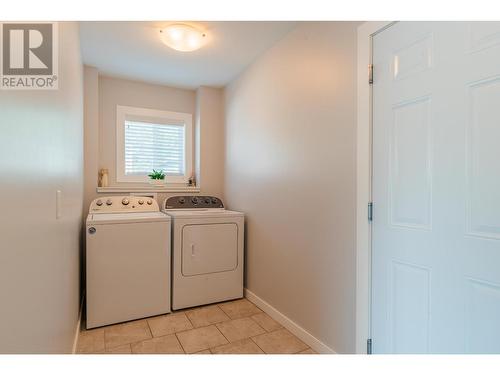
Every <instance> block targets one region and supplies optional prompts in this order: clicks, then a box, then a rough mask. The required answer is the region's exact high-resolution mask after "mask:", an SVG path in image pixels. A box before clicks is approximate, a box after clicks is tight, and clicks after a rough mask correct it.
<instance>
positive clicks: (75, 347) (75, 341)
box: [71, 296, 84, 354]
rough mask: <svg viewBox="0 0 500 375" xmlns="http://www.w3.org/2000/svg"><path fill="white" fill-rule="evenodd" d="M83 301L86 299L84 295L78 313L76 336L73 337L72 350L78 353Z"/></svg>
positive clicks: (73, 352)
mask: <svg viewBox="0 0 500 375" xmlns="http://www.w3.org/2000/svg"><path fill="white" fill-rule="evenodd" d="M83 301H84V296H82V301H81V302H80V311H79V313H78V322H77V325H76V330H75V338H74V339H73V349H72V350H71V353H72V354H76V349H77V348H78V337H80V327H81V326H82V312H83Z"/></svg>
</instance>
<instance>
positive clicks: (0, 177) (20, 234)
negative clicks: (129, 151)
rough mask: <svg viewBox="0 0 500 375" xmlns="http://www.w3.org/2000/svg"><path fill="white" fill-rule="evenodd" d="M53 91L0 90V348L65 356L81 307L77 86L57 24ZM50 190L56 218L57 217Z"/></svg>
mask: <svg viewBox="0 0 500 375" xmlns="http://www.w3.org/2000/svg"><path fill="white" fill-rule="evenodd" d="M59 41H60V42H59V89H58V90H54V91H32V90H29V91H0V113H1V114H2V116H1V118H0V130H1V136H0V181H1V182H0V194H1V196H2V214H1V215H0V301H1V303H0V304H1V307H0V353H67V352H70V351H71V349H72V345H73V339H74V335H75V330H76V326H77V320H78V311H79V305H80V304H79V299H80V296H79V278H80V274H79V256H80V255H79V239H80V230H81V224H82V205H83V173H82V169H83V150H82V148H83V133H82V130H83V119H82V112H83V95H82V93H83V83H82V64H81V57H80V44H79V36H78V26H77V25H76V24H75V23H61V24H60V26H59ZM56 190H61V191H62V200H61V202H62V217H60V218H59V219H56Z"/></svg>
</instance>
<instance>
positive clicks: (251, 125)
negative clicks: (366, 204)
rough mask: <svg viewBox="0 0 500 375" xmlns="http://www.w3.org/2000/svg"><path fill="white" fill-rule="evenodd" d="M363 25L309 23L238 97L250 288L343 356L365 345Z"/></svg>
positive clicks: (231, 171) (235, 197) (233, 159)
mask: <svg viewBox="0 0 500 375" xmlns="http://www.w3.org/2000/svg"><path fill="white" fill-rule="evenodd" d="M356 26H357V24H355V23H339V22H319V23H318V22H317V23H303V24H301V25H299V26H298V27H296V28H295V29H294V30H292V31H291V32H290V33H289V34H288V35H287V36H285V37H284V38H283V39H282V40H281V41H280V42H278V43H277V44H276V45H275V46H274V47H273V48H272V49H270V50H269V51H268V52H267V53H265V54H264V55H263V56H261V57H260V58H259V59H258V60H257V61H256V62H254V63H253V64H252V65H251V66H250V67H249V68H248V69H247V70H246V71H245V72H244V73H243V74H242V75H241V76H240V77H239V78H238V79H237V80H235V81H234V82H232V83H231V84H230V85H229V86H228V87H227V88H226V101H225V106H226V159H225V160H226V164H225V197H226V201H227V203H228V205H229V207H230V208H231V209H236V210H241V211H244V212H245V213H246V215H247V216H246V220H247V232H246V235H247V236H246V257H247V263H246V286H247V288H248V289H249V290H251V291H252V292H254V293H255V294H256V295H257V296H259V297H261V298H262V299H264V300H265V301H267V302H268V303H269V304H271V305H272V306H274V307H275V308H276V309H278V310H279V311H281V312H282V313H284V314H285V315H286V316H288V317H289V318H291V319H292V320H293V321H295V322H296V323H297V324H299V325H300V326H302V327H303V328H304V329H306V330H307V331H309V333H311V334H312V335H314V336H315V337H316V338H318V339H320V340H321V341H322V342H323V343H325V344H326V345H328V346H329V347H330V348H332V349H333V350H335V351H337V352H339V353H352V352H354V349H355V348H354V337H355V325H354V317H355V294H354V293H355V170H356V169H355V117H356V107H355V100H356V92H355V90H356V89H355V82H356V77H355V67H356Z"/></svg>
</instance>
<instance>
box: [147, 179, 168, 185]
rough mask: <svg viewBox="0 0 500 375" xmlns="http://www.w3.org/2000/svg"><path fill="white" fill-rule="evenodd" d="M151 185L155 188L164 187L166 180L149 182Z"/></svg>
mask: <svg viewBox="0 0 500 375" xmlns="http://www.w3.org/2000/svg"><path fill="white" fill-rule="evenodd" d="M149 183H150V184H151V185H154V186H163V185H165V180H149Z"/></svg>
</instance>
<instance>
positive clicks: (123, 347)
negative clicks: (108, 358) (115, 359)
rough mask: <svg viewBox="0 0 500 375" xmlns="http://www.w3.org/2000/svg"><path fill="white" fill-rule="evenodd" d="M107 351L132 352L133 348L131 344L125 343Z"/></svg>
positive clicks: (117, 352)
mask: <svg viewBox="0 0 500 375" xmlns="http://www.w3.org/2000/svg"><path fill="white" fill-rule="evenodd" d="M106 353H114V354H132V350H131V349H130V344H125V345H121V346H117V347H115V348H111V349H107V350H106Z"/></svg>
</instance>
